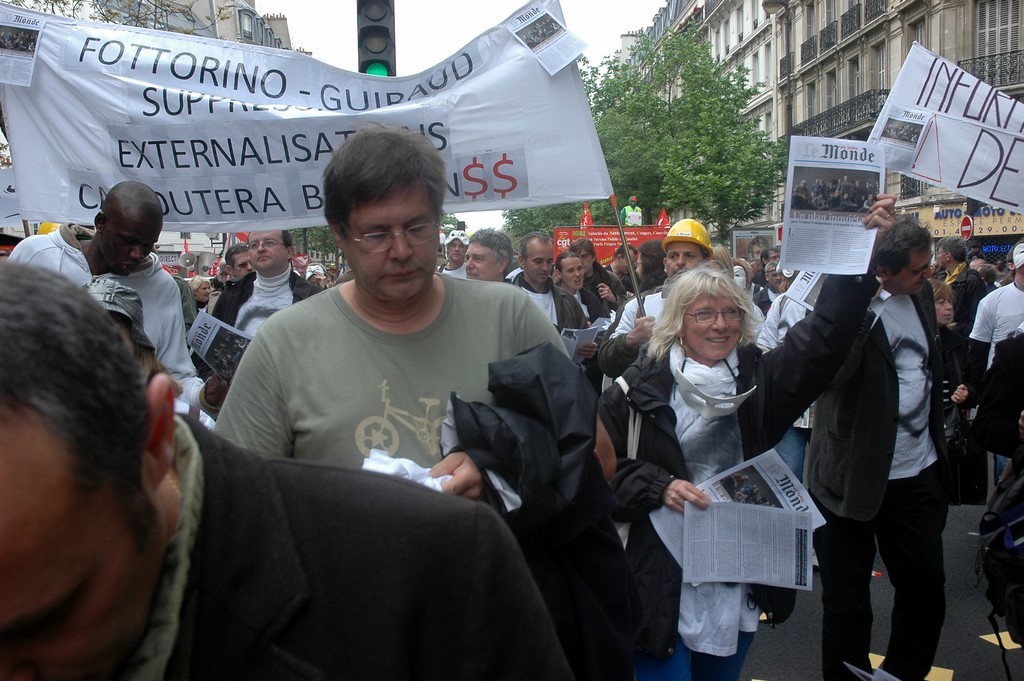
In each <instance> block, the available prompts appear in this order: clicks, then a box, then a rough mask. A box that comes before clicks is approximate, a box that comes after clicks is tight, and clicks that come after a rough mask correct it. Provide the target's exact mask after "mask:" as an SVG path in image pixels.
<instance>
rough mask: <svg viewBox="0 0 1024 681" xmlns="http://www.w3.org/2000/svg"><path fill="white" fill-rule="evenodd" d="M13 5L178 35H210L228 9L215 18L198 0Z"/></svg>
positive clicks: (39, 0) (34, 0)
mask: <svg viewBox="0 0 1024 681" xmlns="http://www.w3.org/2000/svg"><path fill="white" fill-rule="evenodd" d="M11 4H14V5H17V6H19V7H25V8H27V9H32V10H35V11H37V12H46V13H49V14H57V15H61V16H66V17H72V18H75V19H90V20H93V21H105V22H108V23H112V24H123V25H125V26H139V27H142V28H156V29H160V30H163V31H173V32H175V33H184V34H189V35H192V34H198V33H203V34H207V35H212V34H211V33H210V31H211V29H212V28H213V25H214V24H216V23H217V22H218V21H221V20H224V19H227V17H228V13H227V10H226V9H224V8H223V7H218V8H216V10H215V11H216V15H215V16H210V15H209V14H202V13H201V11H198V9H197V8H200V7H201V9H202V10H208V9H210V5H209V4H203V5H201V6H200V5H199V2H198V0H96V1H95V2H93V1H91V0H11Z"/></svg>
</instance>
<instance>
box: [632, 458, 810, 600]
mask: <svg viewBox="0 0 1024 681" xmlns="http://www.w3.org/2000/svg"><path fill="white" fill-rule="evenodd" d="M697 489H699V490H701V491H702V492H704V493H705V494H707V495H708V496H709V497H710V498H711V502H712V503H711V507H710V508H709V509H708V510H706V511H702V510H700V509H699V508H697V507H696V506H693V505H691V504H687V505H686V513H678V512H676V511H673V510H671V509H670V508H668V507H666V506H663V507H661V508H659V509H657V510H655V511H652V512H651V523H652V524H653V525H654V529H655V531H656V532H657V533H658V537H659V538H660V539H661V541H662V543H663V544H664V545H665V548H667V549H668V551H669V553H671V554H672V557H673V558H675V560H676V562H677V563H679V566H680V567H681V568H682V569H683V581H686V582H692V583H695V584H698V583H701V582H749V583H756V584H770V585H773V586H784V587H789V588H794V589H804V590H809V589H811V571H812V565H811V557H810V556H811V539H812V536H813V534H814V530H815V528H818V527H820V526H822V525H824V524H825V518H824V516H822V515H821V512H820V511H818V508H817V506H815V504H814V502H813V501H812V500H811V496H810V493H809V492H808V491H807V489H806V488H805V487H804V486H803V485H802V484H800V481H799V480H797V479H796V476H794V475H793V473H792V472H791V471H790V470H789V467H788V466H786V464H785V463H784V462H783V461H782V459H781V458H780V457H779V455H778V454H777V453H776V452H775V450H774V449H769V450H768V451H767V452H765V453H764V454H761V455H760V456H756V457H754V458H753V459H750V460H748V461H744V462H743V463H741V464H739V465H737V466H733V467H732V468H730V469H728V470H726V471H724V472H722V473H720V474H719V475H716V476H715V477H713V478H710V479H708V480H705V481H704V482H702V483H701V484H700V485H697ZM729 502H736V503H729Z"/></svg>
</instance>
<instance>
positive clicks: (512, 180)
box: [491, 153, 519, 198]
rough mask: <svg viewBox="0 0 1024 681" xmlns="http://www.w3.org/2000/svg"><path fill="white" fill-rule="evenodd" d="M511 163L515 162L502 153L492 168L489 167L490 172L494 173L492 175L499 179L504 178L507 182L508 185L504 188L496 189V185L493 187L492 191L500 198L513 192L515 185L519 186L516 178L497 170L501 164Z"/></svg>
mask: <svg viewBox="0 0 1024 681" xmlns="http://www.w3.org/2000/svg"><path fill="white" fill-rule="evenodd" d="M513 163H515V161H513V160H512V159H510V158H509V157H508V154H505V153H502V155H501V160H500V161H498V162H497V163H495V164H494V168H492V169H491V172H493V173H494V177H496V178H497V179H499V180H506V181H507V182H508V183H509V184H508V186H507V187H505V188H504V189H498V187H497V186H495V187H494V193H495V194H500V195H501V198H505V195H506V194H509V193H511V192H514V191H515V190H516V187H518V186H519V183H518V182H517V181H516V178H514V177H512V176H511V175H504V174H502V172H501V171H500V170H498V169H499V168H500V167H501V166H504V165H509V166H510V165H512V164H513Z"/></svg>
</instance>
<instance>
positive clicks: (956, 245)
mask: <svg viewBox="0 0 1024 681" xmlns="http://www.w3.org/2000/svg"><path fill="white" fill-rule="evenodd" d="M935 248H936V249H937V250H940V251H945V252H946V253H949V254H950V255H951V256H953V260H956V261H957V262H963V261H964V260H967V246H966V244H964V240H963V239H961V238H960V237H958V236H944V237H942V238H941V239H939V240H938V241H937V242H936V243H935Z"/></svg>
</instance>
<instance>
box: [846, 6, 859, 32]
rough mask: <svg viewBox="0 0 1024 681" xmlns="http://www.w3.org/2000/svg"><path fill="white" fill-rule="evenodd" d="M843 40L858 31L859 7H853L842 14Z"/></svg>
mask: <svg viewBox="0 0 1024 681" xmlns="http://www.w3.org/2000/svg"><path fill="white" fill-rule="evenodd" d="M842 24H843V40H846V39H847V38H849V37H850V36H851V35H853V34H854V33H856V32H857V31H859V30H860V5H859V4H857V5H854V6H853V7H851V8H850V9H848V10H846V11H845V12H843V17H842Z"/></svg>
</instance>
